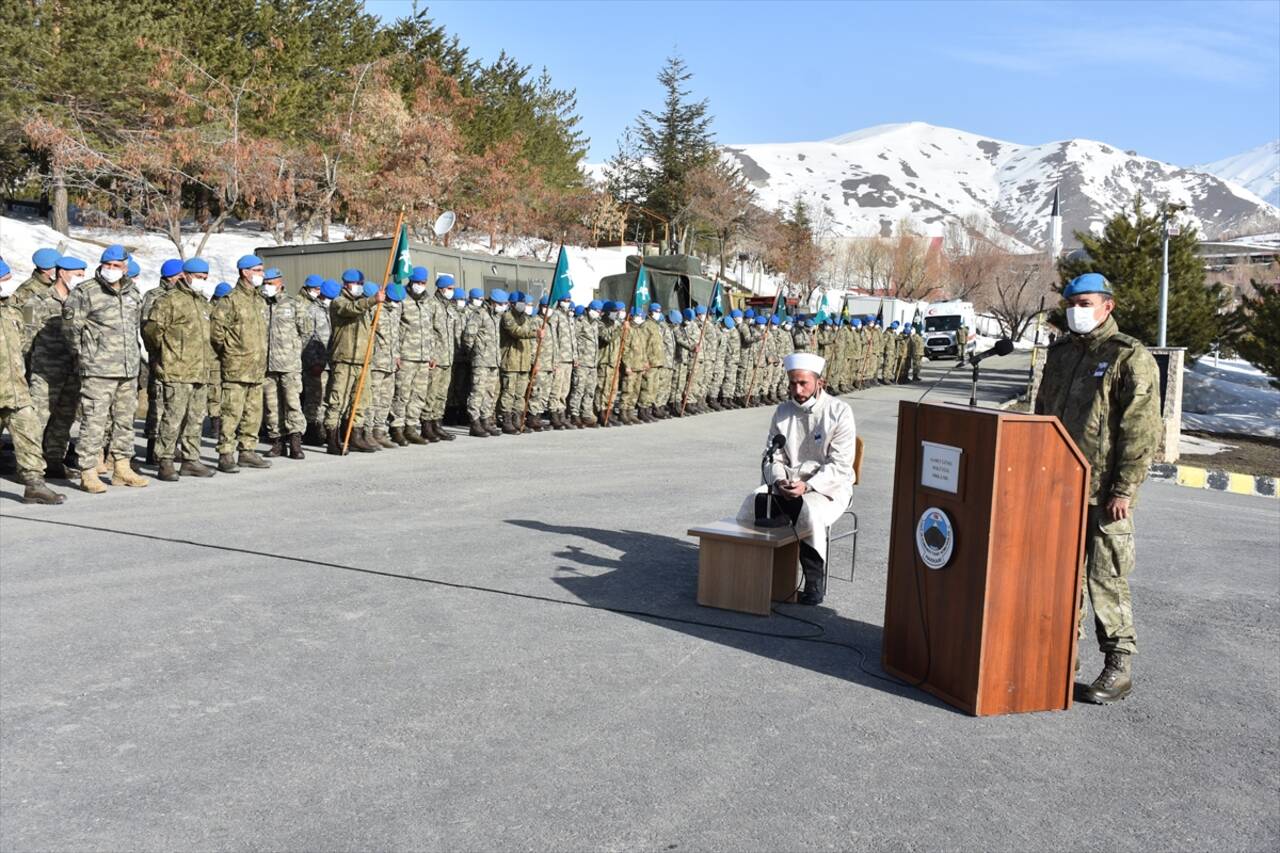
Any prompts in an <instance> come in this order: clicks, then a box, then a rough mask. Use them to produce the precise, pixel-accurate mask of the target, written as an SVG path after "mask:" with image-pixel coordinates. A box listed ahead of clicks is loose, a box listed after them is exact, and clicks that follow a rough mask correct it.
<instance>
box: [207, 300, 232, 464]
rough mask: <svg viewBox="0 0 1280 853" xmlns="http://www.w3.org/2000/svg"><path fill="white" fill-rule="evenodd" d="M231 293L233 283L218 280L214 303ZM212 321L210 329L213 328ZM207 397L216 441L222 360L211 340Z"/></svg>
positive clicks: (219, 430) (219, 427)
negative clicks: (219, 358) (219, 359)
mask: <svg viewBox="0 0 1280 853" xmlns="http://www.w3.org/2000/svg"><path fill="white" fill-rule="evenodd" d="M230 295H231V285H229V284H227V283H226V282H225V281H220V282H218V284H217V286H215V287H214V289H213V305H216V304H217V303H218V300H220V299H226V298H227V297H228V296H230ZM213 305H210V307H209V318H210V320H212V319H213ZM212 328H213V326H212V323H210V329H212ZM205 398H206V399H207V400H208V403H209V430H208V432H207V433H206V435H208V436H209V437H210V438H212V439H213V440H214V441H215V442H216V441H217V440H218V436H220V435H222V362H220V361H218V353H217V351H216V350H214V348H213V341H212V339H211V340H210V341H209V381H208V382H206V383H205Z"/></svg>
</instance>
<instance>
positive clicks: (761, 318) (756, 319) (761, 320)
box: [751, 314, 769, 326]
mask: <svg viewBox="0 0 1280 853" xmlns="http://www.w3.org/2000/svg"><path fill="white" fill-rule="evenodd" d="M751 319H752V320H753V321H754V322H755V324H756V325H757V326H763V325H764V324H765V323H767V322H769V321H768V320H766V319H765V316H764V315H763V314H760V315H757V316H755V317H752V318H751Z"/></svg>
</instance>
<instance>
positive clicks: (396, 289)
mask: <svg viewBox="0 0 1280 853" xmlns="http://www.w3.org/2000/svg"><path fill="white" fill-rule="evenodd" d="M406 295H407V294H406V293H405V289H404V285H403V284H389V285H387V298H388V299H390V300H391V301H392V302H404V298H405V296H406Z"/></svg>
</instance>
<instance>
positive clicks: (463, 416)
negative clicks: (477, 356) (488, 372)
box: [444, 287, 484, 424]
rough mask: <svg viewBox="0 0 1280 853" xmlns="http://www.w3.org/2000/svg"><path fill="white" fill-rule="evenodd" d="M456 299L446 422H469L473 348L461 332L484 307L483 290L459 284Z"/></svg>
mask: <svg viewBox="0 0 1280 853" xmlns="http://www.w3.org/2000/svg"><path fill="white" fill-rule="evenodd" d="M453 302H454V305H455V306H456V307H457V309H458V337H457V340H456V341H455V343H454V347H453V370H452V372H451V375H450V377H449V397H448V401H447V402H446V403H445V420H444V423H453V424H469V423H470V421H471V417H470V415H468V414H467V398H468V397H469V396H470V395H471V352H470V351H469V350H468V349H467V348H466V346H464V345H463V343H462V332H463V330H465V329H466V328H467V323H468V322H470V320H471V318H472V316H474V315H475V314H476V313H478V312H480V311H483V310H484V291H483V290H481V289H480V288H478V287H473V288H471V290H470V291H465V290H463V289H462V288H461V287H458V288H457V291H456V292H455V293H454V299H453Z"/></svg>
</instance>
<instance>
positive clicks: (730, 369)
mask: <svg viewBox="0 0 1280 853" xmlns="http://www.w3.org/2000/svg"><path fill="white" fill-rule="evenodd" d="M719 374H720V387H719V388H718V389H716V390H717V393H718V394H719V395H720V396H721V397H726V398H727V397H736V396H738V393H737V392H738V363H737V362H736V361H726V362H725V363H724V367H723V369H722V370H720V371H719Z"/></svg>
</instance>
